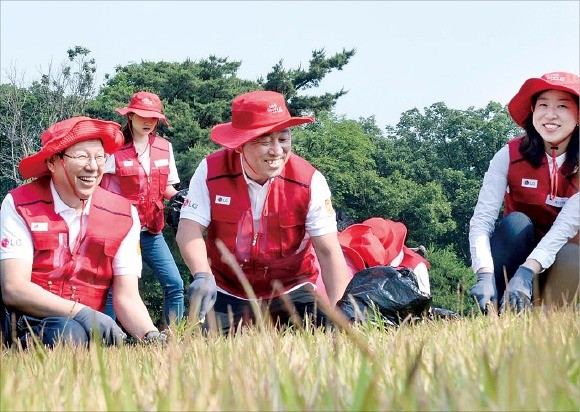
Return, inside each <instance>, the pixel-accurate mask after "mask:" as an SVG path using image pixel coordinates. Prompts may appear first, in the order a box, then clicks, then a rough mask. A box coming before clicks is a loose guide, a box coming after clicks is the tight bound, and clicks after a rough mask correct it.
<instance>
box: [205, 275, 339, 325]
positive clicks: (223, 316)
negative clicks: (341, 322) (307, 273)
mask: <svg viewBox="0 0 580 412" xmlns="http://www.w3.org/2000/svg"><path fill="white" fill-rule="evenodd" d="M313 292H314V286H313V285H311V284H309V283H307V284H305V285H303V286H301V287H300V288H298V289H295V290H293V291H291V292H288V293H285V294H283V295H281V296H278V297H275V298H272V299H269V300H265V299H258V300H254V301H251V300H244V299H239V298H237V297H235V296H231V295H227V294H225V293H220V292H218V295H217V299H216V303H215V305H214V307H213V313H212V312H211V311H210V313H208V315H207V317H206V321H205V325H204V329H206V330H217V331H221V332H222V333H226V334H227V333H229V332H230V331H236V330H237V328H238V327H239V326H240V325H241V326H244V325H247V326H249V325H252V324H255V323H256V313H255V311H256V310H258V311H259V313H260V315H261V316H262V318H264V319H265V320H266V321H269V322H272V323H273V324H274V325H275V326H276V327H280V328H284V327H286V326H288V325H293V324H296V323H298V324H301V325H304V321H305V320H306V319H309V321H310V322H312V324H313V325H316V326H324V325H327V324H328V323H329V321H328V318H327V316H326V314H325V313H324V312H323V311H322V310H321V309H320V308H319V307H318V305H317V303H316V298H315V295H314V294H313Z"/></svg>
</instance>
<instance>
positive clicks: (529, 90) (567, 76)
mask: <svg viewBox="0 0 580 412" xmlns="http://www.w3.org/2000/svg"><path fill="white" fill-rule="evenodd" d="M552 89H553V90H562V91H565V92H568V93H572V94H574V95H576V96H578V94H579V91H580V81H579V80H578V76H577V75H575V74H572V73H565V72H553V73H546V74H544V75H543V76H542V77H540V78H536V77H532V78H531V79H528V80H526V81H525V82H524V84H523V85H522V87H521V88H520V91H519V92H518V93H517V94H516V95H515V96H514V97H513V98H512V99H511V101H510V102H509V103H508V110H509V112H510V116H511V117H512V119H513V120H514V122H516V123H517V124H518V125H520V126H521V127H524V126H525V123H526V119H527V118H528V116H529V115H530V113H531V112H532V97H533V96H534V95H535V94H536V93H539V92H542V91H544V90H552Z"/></svg>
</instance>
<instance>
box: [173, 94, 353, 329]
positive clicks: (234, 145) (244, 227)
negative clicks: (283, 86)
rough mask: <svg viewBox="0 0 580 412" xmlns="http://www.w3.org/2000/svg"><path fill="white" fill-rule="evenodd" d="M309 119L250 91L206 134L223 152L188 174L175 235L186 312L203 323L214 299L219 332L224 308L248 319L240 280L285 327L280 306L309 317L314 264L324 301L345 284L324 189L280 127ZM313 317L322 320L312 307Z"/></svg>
mask: <svg viewBox="0 0 580 412" xmlns="http://www.w3.org/2000/svg"><path fill="white" fill-rule="evenodd" d="M313 121H314V118H313V117H292V116H291V115H290V113H289V112H288V109H287V107H286V102H285V100H284V96H282V95H281V94H279V93H276V92H272V91H253V92H249V93H246V94H243V95H241V96H238V97H236V98H235V99H234V100H233V102H232V121H231V122H229V123H225V124H220V125H217V126H215V127H214V128H213V129H212V131H211V139H212V140H213V141H214V142H216V143H218V144H220V145H222V146H224V149H222V150H220V151H218V152H216V153H213V154H211V155H209V156H208V157H207V158H206V159H204V160H203V161H202V162H201V163H200V165H199V166H198V168H197V170H196V171H195V174H194V176H193V177H192V179H191V182H190V186H189V194H188V197H187V199H186V201H185V202H184V205H183V207H182V210H181V219H180V222H179V228H178V231H177V242H178V245H179V247H180V250H181V254H182V256H183V258H184V260H185V262H186V264H187V266H188V267H189V269H190V271H191V273H192V274H193V281H192V283H191V285H190V287H189V298H190V314H191V313H192V309H193V311H194V313H195V310H199V317H200V318H204V317H205V314H206V313H207V311H208V310H209V309H210V308H211V307H212V306H213V305H214V302H215V307H214V309H215V313H216V315H217V316H218V318H219V319H220V320H221V322H222V327H223V328H224V330H227V329H228V325H229V322H228V312H229V311H231V312H233V316H234V318H233V324H234V325H237V324H238V322H239V321H240V320H247V319H251V314H252V309H251V305H250V300H248V299H250V298H251V295H250V294H248V291H247V290H246V289H245V288H244V284H243V281H242V280H240V277H241V278H245V280H247V281H248V283H249V286H250V287H251V288H252V291H253V294H255V296H256V297H257V298H258V299H259V300H263V301H269V311H270V314H271V315H272V317H273V318H274V321H279V322H280V323H286V322H287V321H288V320H289V318H290V314H289V313H288V311H287V308H286V306H285V305H284V301H286V300H288V299H289V300H291V301H292V303H293V305H294V308H295V309H296V312H297V313H298V314H299V315H304V313H305V312H306V313H309V314H311V313H313V312H314V311H315V298H314V296H313V294H312V291H313V290H314V289H315V287H314V284H315V283H316V280H317V278H318V276H319V273H318V269H317V266H316V261H315V259H316V258H318V261H319V262H320V267H321V272H322V273H321V275H322V278H323V281H324V284H325V286H326V291H327V293H328V296H329V298H330V302H331V303H333V304H335V303H336V302H337V301H338V300H339V299H340V298H341V297H342V294H343V293H344V290H345V288H346V285H347V284H348V281H349V278H348V276H347V273H348V269H347V267H346V262H345V259H344V255H343V254H342V251H341V247H340V244H339V242H338V237H337V224H336V215H335V212H334V210H333V209H332V204H331V201H330V196H331V193H330V189H329V187H328V184H327V182H326V179H325V178H324V177H323V176H322V174H321V173H320V172H319V171H317V170H316V169H315V168H314V167H313V166H312V165H310V164H309V163H308V162H306V161H305V160H304V159H302V158H300V157H298V156H297V155H296V154H294V153H292V150H291V139H292V135H291V131H290V127H291V126H296V125H300V124H304V123H309V122H313ZM206 229H207V239H206V240H205V241H204V238H203V235H204V233H205V231H206ZM220 242H222V243H223V245H224V246H225V248H226V249H227V250H226V251H225V253H221V252H220V248H219V245H218V244H219V243H220ZM228 255H229V257H230V258H232V257H233V259H231V260H230V261H229V262H228ZM239 272H242V273H239ZM239 276H240V277H239ZM281 295H284V296H283V297H281ZM216 296H217V301H216ZM315 320H316V322H317V323H323V322H324V315H323V314H322V313H321V312H320V310H318V312H317V319H315Z"/></svg>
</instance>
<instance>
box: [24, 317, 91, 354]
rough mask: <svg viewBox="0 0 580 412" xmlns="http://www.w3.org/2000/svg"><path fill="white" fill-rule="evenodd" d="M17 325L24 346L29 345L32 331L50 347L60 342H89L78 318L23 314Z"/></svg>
mask: <svg viewBox="0 0 580 412" xmlns="http://www.w3.org/2000/svg"><path fill="white" fill-rule="evenodd" d="M16 325H17V329H16V330H17V336H18V339H19V340H20V343H21V344H22V347H23V348H26V347H27V344H28V341H29V338H31V333H32V334H34V335H35V336H37V337H38V339H39V340H40V342H42V343H43V344H44V345H46V346H48V347H53V346H54V345H56V344H57V343H58V342H63V343H65V344H70V345H75V346H87V344H88V343H89V335H88V334H87V332H86V331H85V328H83V326H82V325H81V324H80V323H78V322H77V321H76V320H73V319H70V318H67V317H48V318H44V319H38V318H35V317H32V316H26V315H22V316H20V317H19V318H18V321H17V324H16Z"/></svg>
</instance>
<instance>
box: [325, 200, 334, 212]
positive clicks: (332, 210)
mask: <svg viewBox="0 0 580 412" xmlns="http://www.w3.org/2000/svg"><path fill="white" fill-rule="evenodd" d="M324 204H325V205H326V212H327V213H328V214H329V215H331V214H333V213H334V209H333V208H332V203H331V202H330V199H326V200H325V201H324Z"/></svg>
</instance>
